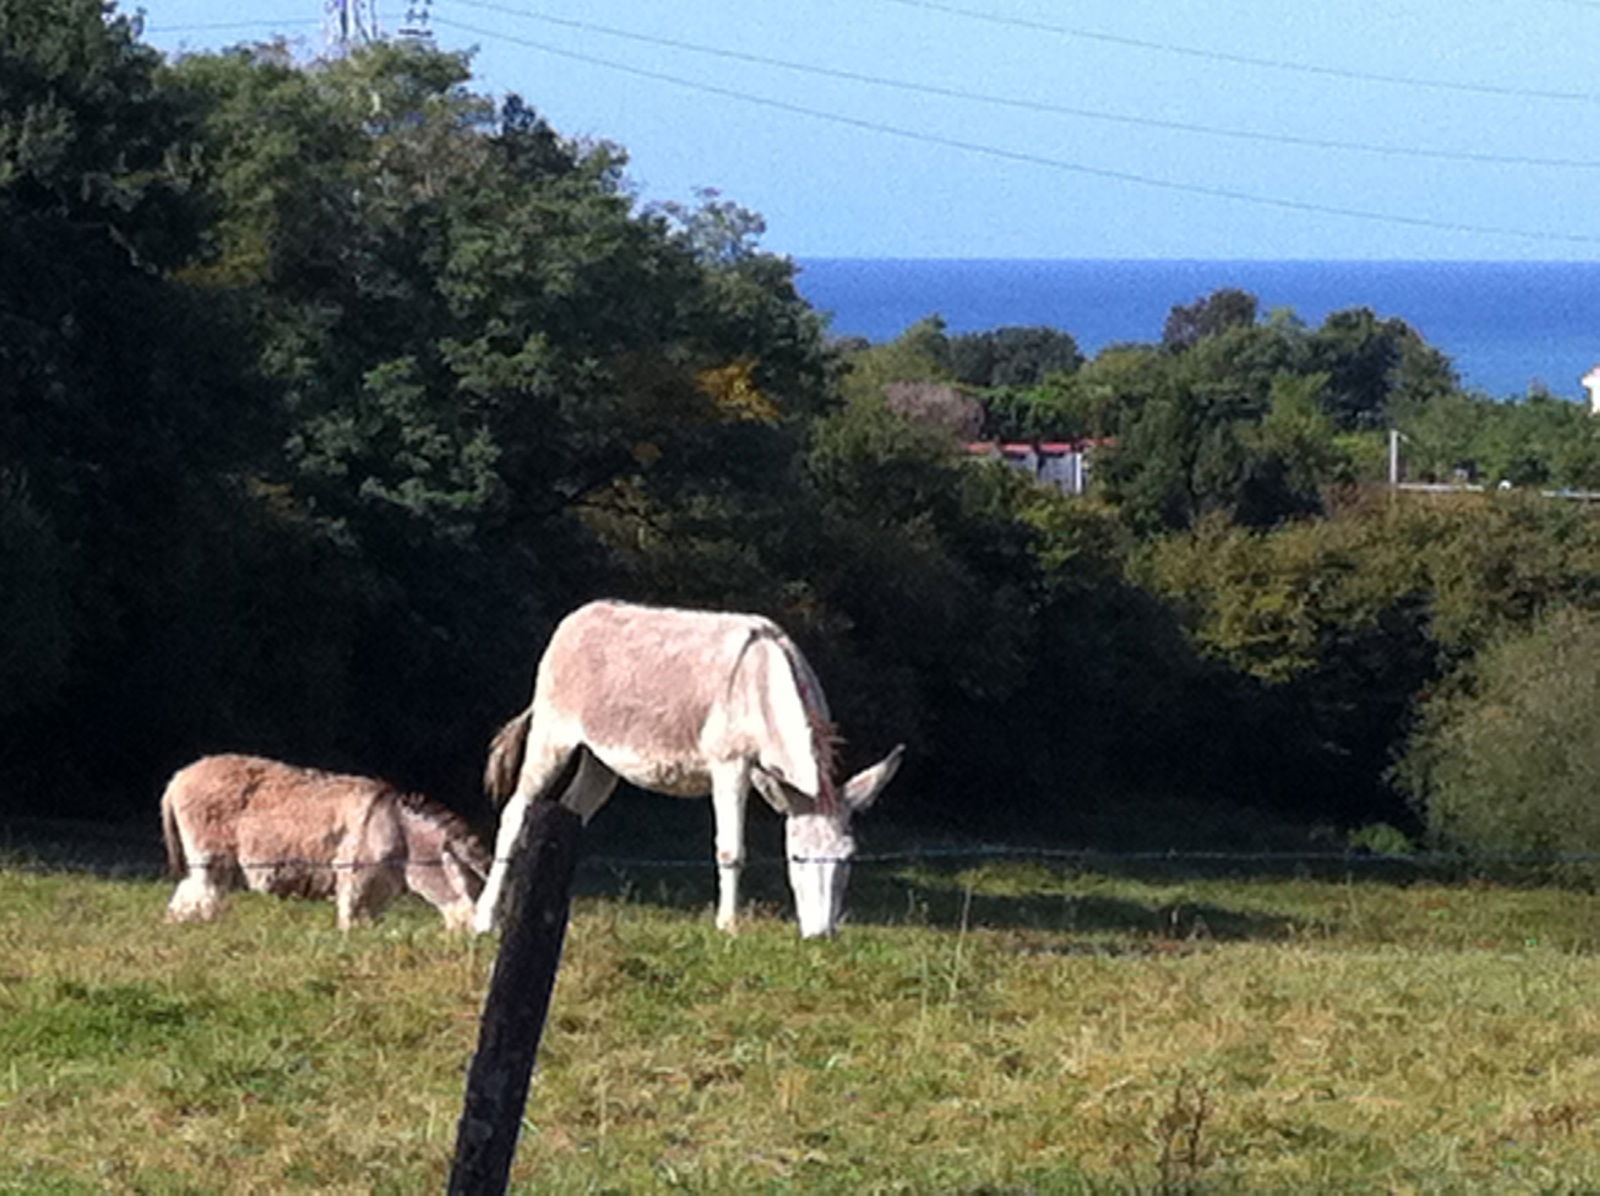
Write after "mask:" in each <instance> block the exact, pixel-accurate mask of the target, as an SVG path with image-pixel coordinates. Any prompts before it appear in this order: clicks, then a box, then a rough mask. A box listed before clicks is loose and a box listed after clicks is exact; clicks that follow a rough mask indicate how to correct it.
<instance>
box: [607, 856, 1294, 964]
mask: <svg viewBox="0 0 1600 1196" xmlns="http://www.w3.org/2000/svg"><path fill="white" fill-rule="evenodd" d="M715 871H716V870H715V868H714V867H713V866H712V863H711V859H710V854H709V852H708V853H707V858H706V860H705V862H704V863H703V864H702V865H700V866H691V865H687V864H686V865H684V866H674V867H671V868H662V867H653V866H650V865H648V864H645V863H641V862H638V861H632V862H629V861H621V862H617V861H613V860H609V859H607V858H604V857H602V858H596V857H593V856H591V857H590V858H589V859H587V860H586V861H585V862H584V863H583V864H582V865H580V867H579V871H578V879H577V883H576V892H577V894H578V895H580V896H588V897H609V898H618V897H620V898H623V899H625V900H633V901H642V902H645V903H648V904H651V905H656V906H659V907H663V908H668V909H676V910H682V911H686V912H703V911H707V910H709V909H710V908H711V907H712V906H713V905H714V904H715V901H716V876H715ZM1069 887H1070V878H1068V877H1065V876H1062V875H1055V876H1052V877H1049V878H1048V879H1047V881H1046V883H1045V886H1044V890H1045V891H1036V892H1005V893H985V892H982V891H980V889H981V885H980V886H979V887H977V888H974V889H973V890H972V891H969V889H968V887H967V885H966V884H965V883H964V882H963V881H962V880H961V878H960V877H959V876H958V875H957V874H956V873H955V872H954V871H951V872H945V873H940V872H931V871H930V870H928V869H927V868H925V867H924V868H917V869H906V868H900V869H893V868H890V867H874V866H864V867H858V868H857V869H855V871H854V875H853V876H852V878H851V884H850V900H849V921H850V923H851V924H854V925H868V926H928V927H934V928H939V929H945V930H957V929H960V928H961V927H963V926H967V927H971V928H984V929H991V930H1025V931H1034V932H1041V933H1049V934H1054V935H1060V934H1069V935H1083V936H1104V935H1111V936H1115V937H1120V938H1124V939H1135V940H1150V941H1161V942H1171V941H1176V940H1215V941H1245V940H1267V941H1273V940H1279V939H1286V938H1289V937H1292V936H1293V935H1294V934H1295V933H1296V932H1297V931H1299V930H1300V929H1301V926H1300V924H1299V923H1298V922H1297V921H1296V920H1295V919H1293V918H1290V917H1287V916H1284V915H1277V914H1270V913H1261V912H1259V911H1247V910H1239V909H1230V908H1228V907H1226V906H1223V905H1219V904H1214V903H1211V902H1196V901H1177V902H1142V901H1137V900H1131V899H1127V898H1121V897H1110V896H1105V895H1102V894H1080V893H1073V892H1071V891H1064V890H1066V889H1069ZM741 897H742V899H743V900H744V901H745V902H746V903H748V904H752V905H754V906H755V907H756V908H758V909H760V910H762V911H763V912H766V913H770V914H771V915H773V916H776V917H792V916H793V912H792V906H791V902H790V898H789V893H788V884H787V880H786V879H785V877H784V874H783V868H782V866H781V864H780V863H779V862H778V861H777V860H774V859H759V860H756V861H755V862H754V863H753V864H752V865H751V866H749V867H747V868H746V870H745V873H744V877H743V883H742V885H741Z"/></svg>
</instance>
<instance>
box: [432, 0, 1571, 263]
mask: <svg viewBox="0 0 1600 1196" xmlns="http://www.w3.org/2000/svg"><path fill="white" fill-rule="evenodd" d="M434 24H435V25H440V26H444V27H448V28H452V29H459V30H461V31H463V32H466V33H472V34H475V35H477V36H480V37H491V38H498V39H500V40H502V41H507V42H511V43H513V44H516V45H520V46H525V47H527V48H529V49H533V50H538V51H540V52H541V53H546V54H551V55H554V56H555V57H558V58H567V59H570V60H572V61H575V62H583V63H586V64H588V65H591V66H599V67H604V68H606V69H608V70H615V71H620V72H622V73H624V74H630V75H634V76H637V77H639V78H644V79H653V80H656V81H657V82H662V83H670V84H672V85H674V86H678V87H684V88H688V89H690V90H692V91H698V92H702V93H704V94H707V95H717V96H723V97H725V98H728V99H735V100H740V101H743V102H745V103H750V104H755V105H758V106H761V107H765V108H771V109H774V110H776V111H780V112H789V113H792V114H794V115H797V116H806V117H811V118H814V119H817V120H824V121H829V122H831V123H833V124H838V125H844V126H847V127H849V128H855V129H863V130H866V131H868V132H872V133H882V134H885V135H887V136H891V137H898V138H901V139H903V140H907V141H915V142H919V143H922V144H924V145H936V146H941V147H943V148H945V149H956V150H961V151H963V152H966V153H972V154H980V155H982V156H984V157H989V158H995V159H999V160H1002V161H1007V162H1016V163H1022V164H1026V165H1032V166H1044V167H1047V168H1050V169H1054V170H1061V171H1066V172H1069V173H1072V174H1081V175H1087V176H1090V177H1093V178H1103V179H1113V180H1116V181H1118V182H1124V183H1134V184H1137V185H1139V186H1144V187H1152V188H1156V189H1159V190H1165V191H1176V192H1180V193H1183V194H1186V195H1201V196H1206V197H1208V198H1211V199H1223V200H1230V201H1234V202H1238V203H1247V204H1253V205H1255V206H1258V207H1269V208H1278V209H1281V210H1284V211H1292V212H1302V213H1306V214H1309V215H1317V216H1339V217H1343V218H1346V219H1351V220H1363V221H1367V222H1371V223H1379V224H1393V225H1398V226H1402V227H1406V228H1423V229H1430V230H1433V231H1435V232H1448V233H1461V234H1468V235H1473V236H1495V237H1510V238H1515V239H1518V240H1524V241H1547V242H1553V243H1562V244H1571V245H1597V244H1600V235H1595V234H1589V233H1562V232H1541V231H1538V230H1534V229H1527V228H1515V227H1510V226H1505V225H1493V224H1472V223H1467V222H1464V221H1449V220H1434V219H1431V218H1429V217H1425V216H1405V215H1400V214H1398V213H1392V212H1378V211H1373V210H1370V209H1365V208H1347V207H1341V206H1339V205H1335V204H1321V203H1315V202H1312V201H1309V200H1296V199H1285V198H1282V197H1278V196H1270V195H1261V194H1256V193H1252V192H1248V191H1235V190H1232V189H1231V188H1227V187H1213V186H1209V185H1206V184H1203V183H1182V182H1176V181H1173V180H1171V179H1161V178H1156V177H1153V176H1151V175H1143V174H1137V173H1134V172H1132V171H1125V170H1113V169H1110V168H1108V167H1101V166H1089V165H1086V164H1084V163H1081V162H1070V161H1067V160H1065V159H1062V158H1051V157H1046V156H1045V155H1043V154H1033V153H1027V152H1024V151H1020V150H1007V149H1001V148H999V147H997V146H992V145H984V144H981V143H979V142H974V141H964V140H962V139H960V138H954V137H943V136H939V135H938V134H934V133H923V132H919V131H917V130H914V129H906V128H902V127H900V126H898V125H890V124H885V123H883V122H881V121H873V120H866V119H863V118H861V117H855V116H845V115H841V114H839V113H835V112H826V111H823V110H822V109H818V108H810V107H807V106H806V105H803V104H793V103H790V102H788V101H786V100H775V99H771V98H769V97H766V96H758V95H754V94H752V93H750V92H744V91H738V90H735V89H733V88H729V87H719V86H717V85H716V84H713V83H706V82H703V81H701V80H696V79H685V78H683V77H682V76H679V75H672V74H668V73H667V72H665V71H656V70H651V69H648V68H645V67H637V66H631V65H628V64H626V63H620V62H616V61H614V60H612V59H607V58H601V57H599V56H598V55H594V54H585V53H581V52H579V51H576V50H567V49H564V48H562V47H559V46H552V45H550V44H548V43H546V42H540V41H536V40H534V39H532V38H525V37H518V36H516V35H513V34H509V33H501V32H499V31H496V30H491V29H483V28H480V27H477V26H473V25H468V24H465V23H463V22H461V21H456V20H452V19H448V18H445V17H439V16H435V17H434Z"/></svg>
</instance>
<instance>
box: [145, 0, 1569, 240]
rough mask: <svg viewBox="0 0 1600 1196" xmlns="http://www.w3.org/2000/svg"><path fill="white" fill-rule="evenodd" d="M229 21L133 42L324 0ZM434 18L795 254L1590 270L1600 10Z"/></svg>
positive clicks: (1279, 1)
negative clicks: (1471, 263) (760, 225)
mask: <svg viewBox="0 0 1600 1196" xmlns="http://www.w3.org/2000/svg"><path fill="white" fill-rule="evenodd" d="M411 2H412V3H417V2H418V0H411ZM377 5H378V20H379V24H380V27H381V28H382V29H384V30H385V31H393V30H395V29H396V28H398V27H399V25H400V24H401V23H402V21H403V19H404V16H405V10H406V4H405V3H404V2H403V0H377ZM218 10H219V6H218V5H216V3H215V0H145V3H144V5H143V11H144V14H145V20H146V40H147V41H149V42H150V43H151V44H153V45H155V46H157V47H159V48H161V49H163V50H166V51H169V52H172V51H178V50H184V49H187V50H205V49H214V48H219V47H221V46H225V45H229V44H232V43H235V42H238V41H243V40H253V39H257V38H265V37H269V36H271V35H272V34H273V33H275V32H277V33H282V34H284V35H285V36H287V37H289V38H290V39H291V40H293V41H298V42H299V43H300V44H301V45H302V47H303V51H304V53H305V54H307V55H308V56H309V55H311V54H314V53H317V52H319V51H320V50H321V49H322V47H323V41H322V13H323V4H322V0H253V2H252V3H249V4H248V5H243V4H241V5H237V6H228V10H227V12H226V14H225V15H223V14H219V11H218ZM128 11H131V9H128ZM1290 11H1293V14H1294V15H1293V16H1292V17H1289V16H1286V15H1285V14H1286V13H1287V12H1290ZM431 14H432V22H431V23H432V28H433V31H434V35H435V40H436V42H437V44H438V45H440V46H441V47H442V48H445V49H470V48H476V57H475V59H474V63H475V70H476V73H477V83H476V86H477V87H478V88H479V89H480V90H482V91H485V92H488V93H491V94H494V95H501V94H504V93H506V92H509V91H515V92H518V93H520V94H521V95H522V96H523V97H524V98H525V99H527V100H528V101H529V102H531V103H532V104H533V105H534V106H535V107H536V108H538V109H539V110H540V111H541V112H542V113H543V114H544V115H545V116H546V117H547V118H548V119H549V120H550V122H551V123H552V124H553V125H554V126H555V127H556V129H557V130H559V131H560V132H562V133H563V134H566V135H568V136H575V137H586V138H605V139H608V140H611V141H614V142H617V143H618V144H620V145H622V146H623V147H625V148H626V149H627V151H628V153H629V156H630V160H631V166H630V169H629V174H630V177H631V178H632V180H633V181H634V183H635V184H636V185H637V187H638V189H639V192H640V195H641V197H642V198H643V199H646V200H662V199H676V200H686V199H689V198H691V197H692V195H693V193H694V191H695V189H696V188H698V187H714V188H716V189H718V190H719V191H720V192H721V193H722V194H723V195H724V196H725V197H727V198H730V199H733V200H736V201H737V202H739V203H742V204H744V205H745V206H747V207H750V208H754V209H755V210H757V211H759V212H761V213H762V214H763V215H764V216H765V217H766V220H767V224H768V233H767V236H766V238H765V241H764V243H765V245H766V247H767V248H769V249H771V250H773V251H775V252H778V253H785V254H790V255H793V256H795V257H802V258H804V257H833V256H838V257H998V258H1206V259H1237V258H1299V259H1315V258H1356V259H1368V258H1379V259H1381V258H1390V259H1394V258H1398V259H1428V260H1434V259H1468V260H1472V259H1502V260H1516V259H1544V260H1582V261H1588V260H1600V205H1597V204H1596V203H1595V197H1596V196H1597V195H1600V71H1597V70H1596V69H1595V67H1594V65H1593V57H1594V55H1593V47H1594V45H1595V44H1597V42H1600V0H1387V2H1386V3H1384V4H1382V5H1376V4H1373V3H1371V2H1370V0H1367V2H1361V3H1358V2H1357V0H1321V2H1319V3H1317V4H1304V3H1293V4H1286V3H1284V0H1209V2H1201V0H1078V2H1075V3H1071V4H1068V3H1062V2H1059V0H1057V2H1054V3H1052V2H1049V0H784V2H783V3H773V2H771V0H648V2H647V0H609V2H608V0H432V5H431ZM219 22H228V23H229V24H228V25H227V27H218V23H219ZM233 22H249V24H233Z"/></svg>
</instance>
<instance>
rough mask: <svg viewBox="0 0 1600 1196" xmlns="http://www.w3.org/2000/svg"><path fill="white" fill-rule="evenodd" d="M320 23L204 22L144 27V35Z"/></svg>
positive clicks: (301, 20) (295, 20) (302, 20)
mask: <svg viewBox="0 0 1600 1196" xmlns="http://www.w3.org/2000/svg"><path fill="white" fill-rule="evenodd" d="M321 24H322V21H321V20H320V19H318V18H316V17H304V18H301V17H294V18H291V19H289V20H279V21H204V22H201V23H199V24H191V25H146V26H145V27H144V32H146V33H213V32H220V31H221V30H224V29H271V30H277V29H281V28H283V27H284V26H288V25H321Z"/></svg>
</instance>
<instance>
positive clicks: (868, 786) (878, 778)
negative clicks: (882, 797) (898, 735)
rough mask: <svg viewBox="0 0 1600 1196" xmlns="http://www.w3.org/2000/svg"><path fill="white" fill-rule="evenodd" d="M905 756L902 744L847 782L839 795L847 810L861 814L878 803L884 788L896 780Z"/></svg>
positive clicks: (904, 746) (904, 747)
mask: <svg viewBox="0 0 1600 1196" xmlns="http://www.w3.org/2000/svg"><path fill="white" fill-rule="evenodd" d="M905 754H906V745H905V744H903V743H902V744H900V745H899V746H898V747H896V748H895V749H894V751H892V752H890V753H889V754H888V755H887V756H885V757H884V758H883V759H882V760H879V761H878V762H877V763H876V764H874V765H873V766H872V767H871V768H863V769H862V770H861V771H860V772H858V773H856V775H855V776H853V777H851V778H850V779H849V780H848V781H846V782H845V783H844V788H843V789H842V790H840V793H839V800H840V801H842V802H843V803H844V807H845V809H847V810H850V811H851V812H853V813H859V812H860V811H862V810H865V809H866V808H867V807H868V806H870V805H871V804H872V803H873V802H875V801H877V800H878V794H880V793H882V792H883V787H884V786H885V785H887V784H888V783H889V782H890V781H892V780H894V774H895V773H896V772H898V771H899V770H900V761H901V759H902V758H903V757H904V756H905Z"/></svg>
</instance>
